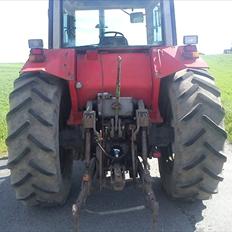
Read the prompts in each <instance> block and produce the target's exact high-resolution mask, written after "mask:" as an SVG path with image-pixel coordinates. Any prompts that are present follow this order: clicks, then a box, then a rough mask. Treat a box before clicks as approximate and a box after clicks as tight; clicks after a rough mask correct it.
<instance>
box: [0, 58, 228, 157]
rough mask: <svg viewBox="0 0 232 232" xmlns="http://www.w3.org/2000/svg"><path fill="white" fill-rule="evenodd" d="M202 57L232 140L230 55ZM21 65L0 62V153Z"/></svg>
mask: <svg viewBox="0 0 232 232" xmlns="http://www.w3.org/2000/svg"><path fill="white" fill-rule="evenodd" d="M203 58H204V59H205V60H206V61H207V62H208V64H209V66H210V73H211V74H213V75H214V76H215V77H216V84H217V86H218V87H219V88H220V89H221V92H222V96H221V99H222V103H223V106H224V108H225V111H226V119H225V126H226V130H227V132H228V139H229V141H230V142H232V55H214V56H204V57H203ZM21 66H22V64H0V154H2V155H4V154H6V145H5V138H6V135H7V128H6V122H5V117H6V113H7V112H8V110H9V106H8V95H9V93H10V92H11V90H12V88H13V81H14V79H15V78H17V77H18V72H19V70H20V68H21ZM0 156H1V155H0Z"/></svg>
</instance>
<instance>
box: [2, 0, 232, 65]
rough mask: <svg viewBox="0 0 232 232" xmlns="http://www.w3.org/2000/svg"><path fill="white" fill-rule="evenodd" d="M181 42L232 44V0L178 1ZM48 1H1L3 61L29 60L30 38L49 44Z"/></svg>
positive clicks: (213, 48) (212, 50)
mask: <svg viewBox="0 0 232 232" xmlns="http://www.w3.org/2000/svg"><path fill="white" fill-rule="evenodd" d="M175 9H176V24H177V35H178V44H179V45H181V44H182V40H183V39H182V38H183V36H184V35H195V34H197V35H198V36H199V44H198V49H199V51H200V52H202V53H205V54H220V53H222V52H223V50H224V49H225V48H230V47H232V13H231V12H232V1H230V0H227V1H226V0H225V1H224V0H175ZM47 25H48V2H47V0H0V63H8V62H12V63H13V62H25V61H26V59H27V57H28V53H29V48H28V44H27V40H28V39H31V38H41V39H43V41H44V45H45V48H46V47H47V35H48V26H47Z"/></svg>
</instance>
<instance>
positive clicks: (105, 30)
mask: <svg viewBox="0 0 232 232" xmlns="http://www.w3.org/2000/svg"><path fill="white" fill-rule="evenodd" d="M49 22H50V24H49V25H50V29H49V32H50V34H49V35H50V38H49V46H50V48H69V47H72V48H73V47H92V48H94V47H125V46H146V45H152V46H161V45H176V30H175V23H174V22H175V18H174V5H173V0H170V1H161V0H147V1H137V0H132V1H128V0H126V1H125V0H123V1H122V0H107V1H102V0H96V1H88V0H87V1H86V0H78V1H73V0H63V1H54V0H53V1H50V10H49ZM58 22H61V23H60V24H59V23H58Z"/></svg>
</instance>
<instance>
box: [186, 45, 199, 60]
mask: <svg viewBox="0 0 232 232" xmlns="http://www.w3.org/2000/svg"><path fill="white" fill-rule="evenodd" d="M182 56H183V57H184V58H186V59H197V58H199V52H198V51H197V46H196V45H186V46H184V48H183V53H182Z"/></svg>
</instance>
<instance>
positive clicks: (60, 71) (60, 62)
mask: <svg viewBox="0 0 232 232" xmlns="http://www.w3.org/2000/svg"><path fill="white" fill-rule="evenodd" d="M75 54H76V52H75V49H51V50H48V49H44V56H45V61H44V62H40V63H36V62H30V61H29V60H28V61H27V62H26V64H25V65H24V66H23V68H22V70H21V73H25V72H35V71H42V72H46V73H49V74H51V75H53V76H57V77H59V78H62V79H65V80H74V79H75V76H76V75H75V71H76V69H75V67H76V55H75Z"/></svg>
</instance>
